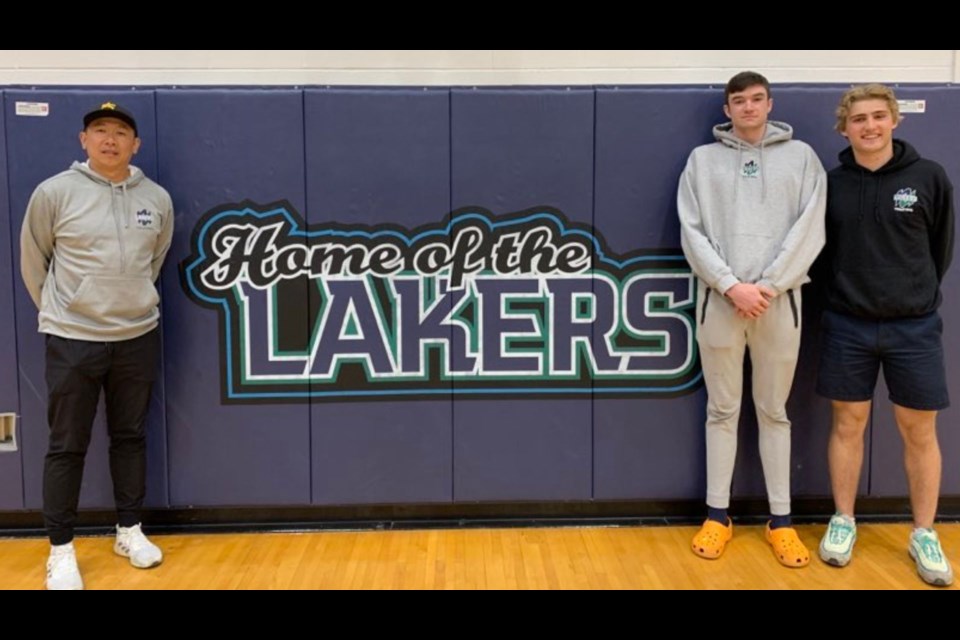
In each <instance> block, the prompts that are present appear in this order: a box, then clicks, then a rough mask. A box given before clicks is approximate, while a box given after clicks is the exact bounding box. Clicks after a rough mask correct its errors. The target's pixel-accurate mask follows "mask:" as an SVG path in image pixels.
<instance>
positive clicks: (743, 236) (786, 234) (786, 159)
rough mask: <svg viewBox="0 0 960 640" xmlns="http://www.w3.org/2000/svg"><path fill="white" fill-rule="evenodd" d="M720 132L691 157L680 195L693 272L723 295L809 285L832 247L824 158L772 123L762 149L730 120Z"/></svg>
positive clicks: (684, 241)
mask: <svg viewBox="0 0 960 640" xmlns="http://www.w3.org/2000/svg"><path fill="white" fill-rule="evenodd" d="M713 135H714V137H715V138H716V139H717V142H714V143H713V144H707V145H703V146H700V147H697V148H696V149H694V150H693V152H692V153H691V154H690V158H689V159H688V160H687V166H686V168H685V169H684V170H683V175H682V176H681V177H680V188H679V193H678V195H677V207H678V209H679V213H680V229H681V242H682V245H683V252H684V254H685V255H686V257H687V261H688V262H689V263H690V266H691V267H692V268H693V272H694V273H695V274H696V275H697V277H699V278H700V279H701V280H703V281H704V283H706V285H707V286H708V287H710V288H712V289H715V290H717V291H719V292H720V293H726V292H727V290H728V289H730V287H732V286H734V285H735V284H738V283H741V282H745V283H751V284H762V285H764V286H767V287H769V288H771V289H773V290H774V291H775V292H777V293H784V292H786V291H789V290H790V289H795V288H797V287H800V286H801V285H803V284H804V283H805V282H809V280H810V279H809V278H808V277H807V271H808V270H809V268H810V265H811V264H813V261H814V260H815V259H816V257H817V255H818V254H819V253H820V250H821V249H822V248H823V245H824V242H825V226H824V212H825V210H826V196H827V182H826V174H825V173H824V171H823V165H821V164H820V160H819V159H818V158H817V155H816V153H814V151H813V149H811V148H810V146H809V145H807V144H805V143H803V142H800V141H799V140H792V139H791V138H792V136H793V129H792V128H791V127H790V125H788V124H785V123H783V122H775V121H772V120H771V121H769V122H767V130H766V132H765V134H764V137H763V140H761V141H760V144H758V145H752V144H750V143H748V142H745V141H744V140H741V139H740V138H738V137H736V136H735V135H734V134H733V124H732V123H729V122H728V123H726V124H721V125H717V126H716V127H714V128H713Z"/></svg>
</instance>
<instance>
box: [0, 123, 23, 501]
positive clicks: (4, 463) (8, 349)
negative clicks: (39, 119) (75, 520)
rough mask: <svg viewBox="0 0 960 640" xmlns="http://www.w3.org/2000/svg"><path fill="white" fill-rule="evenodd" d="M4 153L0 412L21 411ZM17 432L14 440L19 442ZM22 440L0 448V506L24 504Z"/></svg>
mask: <svg viewBox="0 0 960 640" xmlns="http://www.w3.org/2000/svg"><path fill="white" fill-rule="evenodd" d="M6 140H7V136H6V126H5V123H4V122H3V121H0V149H5V148H6V146H7V145H6ZM6 175H7V156H6V154H5V153H4V154H0V414H2V413H7V414H9V413H12V414H14V415H16V414H19V413H20V401H19V397H18V393H17V391H18V381H17V334H16V322H15V321H14V312H13V282H14V277H15V274H16V273H17V270H15V269H14V265H13V242H15V241H16V240H15V239H14V234H13V233H12V227H11V224H10V197H9V194H8V193H7V181H6ZM20 438H21V436H20V434H19V433H18V434H16V438H15V441H17V442H18V443H19V441H20ZM22 450H23V446H22V444H20V446H18V448H17V450H15V451H3V450H0V510H12V509H22V508H23V472H22V464H21V451H22Z"/></svg>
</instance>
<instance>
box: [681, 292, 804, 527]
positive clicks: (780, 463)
mask: <svg viewBox="0 0 960 640" xmlns="http://www.w3.org/2000/svg"><path fill="white" fill-rule="evenodd" d="M699 289H700V290H699V292H698V293H699V294H700V295H699V297H698V300H699V301H700V304H699V307H700V308H699V309H698V312H699V313H698V315H699V317H698V320H699V323H698V328H699V330H698V332H697V342H698V343H699V345H700V361H701V364H702V366H703V376H704V380H705V382H706V385H707V428H706V431H707V505H708V506H711V507H714V508H717V509H726V508H728V507H729V506H730V484H731V482H732V480H733V465H734V461H735V460H736V457H737V425H738V424H739V422H740V404H741V400H742V398H743V358H744V353H745V351H746V348H747V347H749V348H750V360H751V362H752V363H753V400H754V404H755V405H756V407H757V422H758V423H759V426H760V460H761V462H762V463H763V475H764V478H765V480H766V483H767V499H768V500H769V501H770V513H772V514H773V515H787V514H789V513H790V420H789V419H788V418H787V410H786V403H787V398H788V397H789V396H790V388H791V387H792V386H793V375H794V372H795V371H796V367H797V357H798V355H799V353H800V318H801V306H800V304H801V300H800V291H799V290H794V291H793V292H792V295H791V294H789V293H784V294H783V295H780V296H777V297H776V298H775V299H774V300H773V302H772V303H771V304H770V308H769V309H767V311H766V313H764V314H763V315H762V316H761V317H760V318H759V319H757V320H745V319H743V318H741V317H740V316H738V315H737V310H736V307H735V306H734V305H733V303H732V302H730V301H729V300H727V299H726V298H725V297H724V296H723V295H722V294H720V293H718V292H716V291H710V290H709V289H707V287H706V286H705V285H704V284H703V283H700V285H699Z"/></svg>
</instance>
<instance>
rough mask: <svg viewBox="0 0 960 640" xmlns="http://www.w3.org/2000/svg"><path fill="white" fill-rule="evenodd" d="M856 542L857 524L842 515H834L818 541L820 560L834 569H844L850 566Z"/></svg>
mask: <svg viewBox="0 0 960 640" xmlns="http://www.w3.org/2000/svg"><path fill="white" fill-rule="evenodd" d="M856 541H857V523H856V522H855V521H854V519H853V518H851V517H850V516H845V515H843V514H842V513H838V514H835V515H834V516H833V517H832V518H830V524H828V525H827V532H826V533H824V534H823V539H822V540H820V559H821V560H823V561H824V562H826V563H827V564H830V565H833V566H835V567H845V566H847V565H848V564H850V557H851V556H852V555H853V545H854V543H855V542H856Z"/></svg>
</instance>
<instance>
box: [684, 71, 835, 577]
mask: <svg viewBox="0 0 960 640" xmlns="http://www.w3.org/2000/svg"><path fill="white" fill-rule="evenodd" d="M725 98H726V100H725V104H724V107H723V110H724V113H725V114H726V115H727V117H729V118H730V122H728V123H725V124H721V125H717V126H716V127H714V129H713V135H714V137H715V138H716V142H714V143H712V144H707V145H703V146H700V147H697V148H696V149H694V150H693V152H692V153H691V154H690V158H689V160H688V161H687V166H686V168H685V169H684V171H683V175H682V176H681V178H680V187H679V194H678V197H677V205H678V208H679V214H680V225H681V240H682V245H683V252H684V254H685V255H686V257H687V261H688V262H689V263H690V266H691V268H692V269H693V272H694V273H695V274H696V275H697V279H698V283H699V284H698V291H697V294H698V297H697V300H698V301H699V304H700V308H699V311H700V314H699V315H700V317H699V330H698V332H697V342H698V344H699V346H700V360H701V364H702V366H703V374H704V380H705V382H706V386H707V396H708V399H707V421H706V438H707V507H708V515H707V520H706V521H705V522H704V524H703V527H702V528H701V529H700V531H699V532H698V533H697V534H696V536H694V538H693V542H692V549H693V552H694V553H696V554H697V555H699V556H701V557H703V558H708V559H713V558H719V557H720V555H721V554H722V553H723V551H724V549H725V547H726V543H727V542H728V541H729V540H730V538H731V537H732V535H733V525H732V523H731V522H730V519H729V517H728V515H727V509H728V507H729V503H730V484H731V482H732V479H733V466H734V460H735V459H736V453H737V426H738V424H739V421H740V405H741V399H742V395H743V359H744V354H745V351H746V349H747V348H749V350H750V360H751V362H752V364H753V399H754V402H755V404H756V408H757V421H758V423H759V427H760V429H759V431H760V434H759V438H760V457H761V461H762V463H763V471H764V478H765V480H766V485H767V498H768V500H769V503H770V513H771V518H770V522H769V524H768V526H767V530H766V537H767V540H768V541H769V542H770V544H771V545H772V546H773V550H774V553H775V555H776V557H777V559H778V560H779V561H780V562H781V563H782V564H784V565H786V566H788V567H803V566H806V565H807V564H808V563H809V562H810V553H809V551H808V550H807V548H806V547H805V546H804V544H803V543H802V542H801V541H800V539H799V537H798V536H797V533H796V531H795V530H794V529H793V528H792V527H791V526H790V525H791V521H790V420H789V419H788V418H787V413H786V402H787V398H788V397H789V395H790V388H791V386H792V385H793V376H794V371H795V369H796V364H797V357H798V355H799V350H800V310H801V300H800V287H801V286H802V285H803V284H804V283H806V282H808V281H809V278H808V277H807V270H808V269H809V268H810V265H811V264H812V263H813V261H814V259H815V258H816V257H817V255H818V254H819V253H820V250H821V249H822V248H823V245H824V241H825V239H824V211H825V207H826V175H825V174H824V171H823V166H822V165H821V164H820V160H819V159H818V158H817V156H816V154H815V153H814V152H813V150H812V149H811V148H810V147H809V146H808V145H806V144H804V143H803V142H800V141H798V140H793V139H792V136H793V129H792V128H791V127H790V126H789V125H787V124H785V123H782V122H774V121H771V120H768V115H769V113H770V111H771V109H772V108H773V100H772V98H771V95H770V84H769V82H767V79H766V78H764V77H763V76H762V75H760V74H758V73H754V72H751V71H744V72H742V73H739V74H737V75H735V76H734V77H733V78H731V79H730V81H729V82H728V83H727V86H726V91H725Z"/></svg>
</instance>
